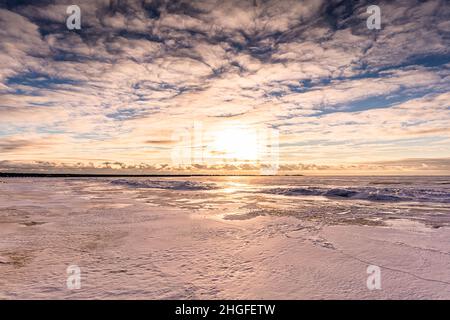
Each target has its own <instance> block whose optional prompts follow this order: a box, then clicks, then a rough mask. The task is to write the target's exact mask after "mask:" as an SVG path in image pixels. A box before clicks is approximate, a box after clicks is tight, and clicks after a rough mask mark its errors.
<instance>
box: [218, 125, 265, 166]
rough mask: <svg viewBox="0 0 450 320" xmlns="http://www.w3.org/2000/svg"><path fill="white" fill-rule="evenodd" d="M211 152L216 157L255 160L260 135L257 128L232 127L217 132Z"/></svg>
mask: <svg viewBox="0 0 450 320" xmlns="http://www.w3.org/2000/svg"><path fill="white" fill-rule="evenodd" d="M211 146H212V147H211V150H210V154H211V155H212V156H213V157H214V158H216V159H220V158H222V159H225V160H231V159H233V160H234V159H235V160H240V161H243V160H246V161H255V160H257V159H258V135H257V133H256V131H255V130H252V129H248V128H241V127H231V128H226V129H224V130H221V131H218V132H216V133H215V135H214V138H213V142H212V145H211Z"/></svg>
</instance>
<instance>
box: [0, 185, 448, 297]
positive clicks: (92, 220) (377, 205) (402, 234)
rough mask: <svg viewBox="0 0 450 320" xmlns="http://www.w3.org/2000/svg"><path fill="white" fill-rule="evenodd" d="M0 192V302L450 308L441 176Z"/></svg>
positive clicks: (444, 189)
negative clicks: (74, 274)
mask: <svg viewBox="0 0 450 320" xmlns="http://www.w3.org/2000/svg"><path fill="white" fill-rule="evenodd" d="M1 181H2V182H3V183H1V184H0V272H1V274H2V277H0V298H4V299H15V298H32V299H42V298H64V299H81V298H96V299H112V298H119V299H211V298H213V299H215V298H224V299H333V298H334V299H387V298H389V299H396V298H398V299H415V298H419V299H449V298H450V268H449V266H450V252H449V251H450V240H449V239H450V208H449V207H448V199H449V188H450V184H449V183H448V181H449V178H448V177H259V178H256V177H216V178H212V177H208V178H206V177H202V178H157V179H149V178H134V179H106V178H101V179H100V178H85V179H73V178H70V179H69V178H68V179H64V178H58V179H52V178H8V179H1ZM69 265H78V266H79V267H80V268H81V271H82V288H81V289H80V290H74V291H72V290H68V289H67V287H66V279H67V276H68V275H67V273H66V269H67V267H68V266H69ZM369 265H377V266H379V267H380V268H381V284H382V288H381V290H369V289H368V288H367V286H366V280H367V277H368V274H367V273H366V270H367V267H368V266H369Z"/></svg>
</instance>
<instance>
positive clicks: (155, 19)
mask: <svg viewBox="0 0 450 320" xmlns="http://www.w3.org/2000/svg"><path fill="white" fill-rule="evenodd" d="M71 4H73V2H72V1H42V2H36V1H2V2H1V6H0V38H1V44H0V95H1V99H0V161H3V162H2V165H1V168H3V169H4V170H15V169H16V170H19V171H20V170H34V169H36V170H49V171H51V170H61V169H64V170H70V169H71V168H72V169H74V170H75V169H77V170H78V169H80V170H81V169H86V170H87V169H89V170H90V169H96V168H100V169H108V170H109V169H114V170H116V169H120V170H130V171H133V170H148V171H152V172H153V171H164V170H175V169H174V168H172V167H171V165H170V164H168V163H170V155H171V148H172V147H173V145H174V142H173V137H172V133H173V132H174V131H177V130H182V129H183V128H186V127H190V126H191V125H192V122H193V121H197V122H201V123H202V128H203V130H204V131H205V135H206V136H207V135H208V132H209V131H210V130H213V129H214V128H216V127H223V126H225V127H226V126H227V123H229V121H233V123H239V124H240V125H245V126H248V127H250V128H251V127H255V128H256V127H260V126H263V127H268V128H269V127H270V128H276V129H278V130H279V131H280V150H279V151H280V161H281V164H282V167H281V169H283V170H285V171H307V170H310V171H311V170H314V171H326V170H330V168H335V169H336V170H339V168H341V169H342V168H346V169H351V170H361V171H364V170H371V168H372V169H373V168H375V169H376V170H383V169H384V168H385V169H386V170H388V169H389V170H390V169H392V170H394V169H399V168H400V167H399V166H397V163H399V165H400V164H401V163H402V161H401V160H402V159H410V160H405V161H404V166H402V167H401V170H403V169H404V168H406V169H405V170H407V171H408V172H409V170H411V171H414V170H418V171H421V170H422V171H425V172H430V170H433V168H434V169H435V170H436V172H438V171H439V170H445V169H446V168H448V159H449V158H450V133H449V131H448V130H447V128H448V123H450V107H449V103H448V101H450V93H449V89H448V88H450V71H449V68H450V43H449V42H450V40H449V39H450V23H449V21H450V6H449V5H448V2H446V1H438V0H431V1H409V0H408V1H407V0H404V1H401V0H400V1H395V2H393V1H378V2H377V3H376V4H377V5H379V6H380V8H381V13H382V29H381V30H369V29H367V27H366V19H367V17H368V14H367V12H366V9H367V7H368V6H369V5H371V4H374V3H372V2H369V1H318V0H310V1H308V0H304V1H300V0H292V1H290V0H281V1H268V0H267V1H261V0H252V1H233V0H225V1H216V0H205V1H201V0H200V1H162V0H159V1H146V0H140V1H137V0H136V1H119V0H111V1H106V0H102V1H87V0H80V1H77V5H79V6H80V8H81V12H82V28H81V30H76V31H70V30H68V29H67V28H66V24H65V19H66V18H67V14H66V8H67V6H68V5H71ZM205 143H208V137H206V140H205ZM98 155H101V159H97V158H98V157H97V156H98ZM425 155H426V158H427V159H428V160H427V159H425V160H424V159H422V158H423V157H424V156H425ZM94 157H97V158H94ZM415 158H417V159H418V160H417V162H414V161H413V160H411V159H415ZM433 159H434V160H433ZM393 161H394V162H395V163H396V165H395V166H393V165H392V163H393ZM419 163H420V164H419ZM422 163H423V164H426V165H425V166H423V165H421V164H422ZM369 164H370V165H369ZM418 164H419V165H418ZM442 168H444V169H442ZM184 169H186V170H254V169H258V165H257V164H249V163H227V164H204V163H202V164H200V163H199V164H195V163H194V164H192V165H191V166H187V167H186V168H184ZM399 170H400V169H399Z"/></svg>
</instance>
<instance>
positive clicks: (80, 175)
mask: <svg viewBox="0 0 450 320" xmlns="http://www.w3.org/2000/svg"><path fill="white" fill-rule="evenodd" d="M302 176H304V175H302V174H292V175H258V174H94V173H92V174H87V173H13V172H11V173H9V172H0V178H153V177H156V178H158V177H160V178H170V177H175V178H176V177H180V178H189V177H302Z"/></svg>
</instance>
